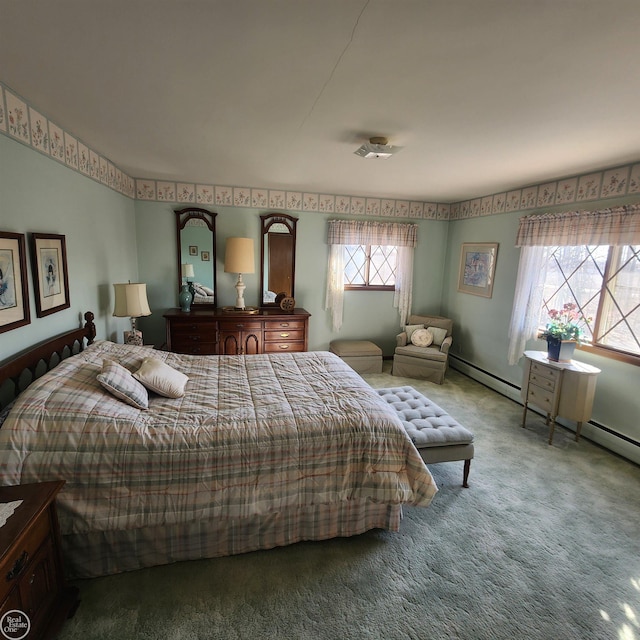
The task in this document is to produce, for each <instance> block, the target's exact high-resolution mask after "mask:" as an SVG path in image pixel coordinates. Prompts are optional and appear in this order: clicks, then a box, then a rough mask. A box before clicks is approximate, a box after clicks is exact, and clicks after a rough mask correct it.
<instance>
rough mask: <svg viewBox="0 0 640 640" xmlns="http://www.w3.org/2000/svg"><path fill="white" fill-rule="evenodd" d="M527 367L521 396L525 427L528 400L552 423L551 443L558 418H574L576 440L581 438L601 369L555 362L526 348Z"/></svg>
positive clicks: (574, 361)
mask: <svg viewBox="0 0 640 640" xmlns="http://www.w3.org/2000/svg"><path fill="white" fill-rule="evenodd" d="M524 357H525V366H524V373H523V377H522V389H521V395H522V399H523V401H524V412H523V414H522V428H524V426H525V421H526V418H527V408H528V405H529V403H531V404H534V405H536V406H537V407H540V408H541V409H544V411H546V413H547V424H548V425H549V444H551V443H552V441H553V430H554V428H555V424H556V418H557V417H558V416H562V417H563V418H567V419H568V420H575V421H576V422H577V423H578V424H577V429H576V442H577V441H578V440H579V439H580V431H581V429H582V423H583V422H585V421H588V420H589V419H590V418H591V409H592V408H593V397H594V395H595V391H596V379H597V376H598V374H599V373H600V369H597V368H596V367H592V366H591V365H588V364H584V363H582V362H578V361H577V360H572V361H571V362H553V361H552V360H549V359H548V358H547V354H546V352H545V351H525V352H524Z"/></svg>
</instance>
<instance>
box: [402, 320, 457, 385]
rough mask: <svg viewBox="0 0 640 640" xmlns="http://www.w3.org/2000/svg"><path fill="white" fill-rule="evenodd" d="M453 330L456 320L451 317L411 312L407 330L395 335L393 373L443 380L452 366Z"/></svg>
mask: <svg viewBox="0 0 640 640" xmlns="http://www.w3.org/2000/svg"><path fill="white" fill-rule="evenodd" d="M425 330H426V331H425ZM416 331H420V333H415V332H416ZM452 331H453V320H450V319H449V318H443V317H441V316H415V315H412V316H409V319H408V321H407V325H406V326H405V328H404V331H403V332H402V333H399V334H398V335H397V336H396V350H395V353H394V355H393V368H392V369H391V373H392V374H393V375H394V376H405V377H407V378H420V379H422V380H430V381H431V382H436V383H437V384H442V382H443V380H444V374H445V373H446V371H447V367H448V366H449V349H450V348H451V342H452V340H453V338H452V336H451V334H452ZM414 334H415V335H414Z"/></svg>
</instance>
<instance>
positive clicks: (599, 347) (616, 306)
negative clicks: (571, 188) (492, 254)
mask: <svg viewBox="0 0 640 640" xmlns="http://www.w3.org/2000/svg"><path fill="white" fill-rule="evenodd" d="M516 247H520V248H521V251H520V263H519V266H518V276H517V279H516V289H515V295H514V299H513V309H512V311H511V321H510V322H509V347H508V362H509V364H516V363H517V362H518V359H519V358H520V356H521V355H522V351H523V350H524V349H525V348H526V343H527V341H528V340H530V339H532V338H537V337H538V336H539V334H540V326H541V325H544V321H543V320H542V317H543V316H544V317H548V311H549V309H551V308H552V309H557V308H559V307H562V306H563V305H564V304H565V303H573V304H576V305H577V307H578V309H579V310H580V313H581V314H582V317H583V319H584V321H585V324H586V332H587V334H588V337H589V339H590V344H589V345H587V346H585V347H584V348H585V349H587V350H589V351H596V352H598V353H599V354H600V355H605V356H608V357H612V358H617V359H619V360H623V361H625V362H629V363H632V364H638V365H640V203H637V204H628V205H622V206H619V207H612V208H609V209H599V210H596V211H565V212H563V213H543V214H533V215H529V216H523V217H522V218H520V223H519V225H518V234H517V237H516Z"/></svg>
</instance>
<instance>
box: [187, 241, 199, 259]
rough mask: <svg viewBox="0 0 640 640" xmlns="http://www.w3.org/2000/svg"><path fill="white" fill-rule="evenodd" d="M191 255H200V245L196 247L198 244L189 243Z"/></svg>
mask: <svg viewBox="0 0 640 640" xmlns="http://www.w3.org/2000/svg"><path fill="white" fill-rule="evenodd" d="M189 255H190V256H197V255H198V247H196V245H194V244H190V245H189Z"/></svg>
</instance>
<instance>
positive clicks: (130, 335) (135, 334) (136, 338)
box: [124, 329, 142, 347]
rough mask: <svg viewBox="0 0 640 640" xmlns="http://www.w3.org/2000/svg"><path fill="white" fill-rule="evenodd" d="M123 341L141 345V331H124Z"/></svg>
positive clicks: (137, 345)
mask: <svg viewBox="0 0 640 640" xmlns="http://www.w3.org/2000/svg"><path fill="white" fill-rule="evenodd" d="M124 343H125V344H132V345H134V346H136V347H141V346H142V331H138V330H137V329H134V330H133V331H125V332H124Z"/></svg>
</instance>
